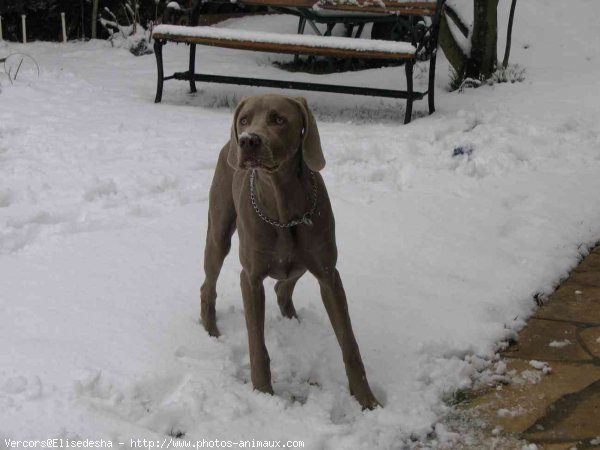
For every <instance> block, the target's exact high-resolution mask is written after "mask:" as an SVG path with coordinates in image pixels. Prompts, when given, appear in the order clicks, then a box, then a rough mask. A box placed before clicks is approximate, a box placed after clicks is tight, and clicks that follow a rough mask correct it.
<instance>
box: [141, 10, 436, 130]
mask: <svg viewBox="0 0 600 450" xmlns="http://www.w3.org/2000/svg"><path fill="white" fill-rule="evenodd" d="M240 2H241V3H243V4H244V5H248V6H267V7H270V8H273V9H275V10H276V11H279V12H283V13H288V14H294V15H296V16H298V17H299V24H298V30H297V33H296V34H281V33H268V32H251V31H246V30H236V29H229V28H216V27H207V26H199V27H185V26H176V25H159V26H157V27H156V28H155V29H154V32H153V37H154V40H155V43H154V49H155V54H156V61H157V68H158V83H157V91H156V97H155V102H157V103H158V102H160V101H161V99H162V90H163V83H164V81H166V80H169V79H178V80H186V81H188V82H189V83H190V90H191V91H192V92H196V86H195V82H196V81H203V82H217V83H228V84H240V85H252V86H266V87H274V88H284V89H301V90H312V91H322V92H335V93H345V94H355V95H370V96H381V97H391V98H401V99H406V109H405V119H404V122H405V123H408V122H410V120H411V116H412V104H413V101H414V100H420V99H422V98H423V97H425V96H426V95H427V97H428V103H429V112H430V113H433V112H434V111H435V105H434V80H435V62H436V52H437V37H438V31H439V21H440V16H441V12H442V8H443V4H444V0H429V1H405V0H389V1H382V0H240ZM424 17H428V18H429V19H428V21H425V19H424ZM315 22H319V23H326V24H327V31H326V32H325V33H321V32H320V30H318V28H316V26H315V25H314V23H315ZM368 22H381V23H392V24H394V23H400V22H402V25H403V26H404V29H405V30H406V32H405V36H404V38H405V39H406V40H405V41H391V40H381V39H364V38H362V37H361V33H362V28H363V27H364V24H365V23H368ZM306 23H309V24H310V25H311V27H313V29H315V32H316V34H317V35H316V36H312V35H305V34H303V33H304V28H305V25H306ZM336 23H344V24H346V25H349V26H351V27H352V28H353V27H354V26H356V27H357V31H356V33H355V35H354V36H352V31H350V33H348V32H347V33H346V37H337V36H336V37H334V36H330V35H331V29H332V28H333V26H332V24H333V25H335V24H336ZM169 41H171V42H185V43H187V44H189V45H190V57H189V68H188V71H186V72H176V73H174V74H172V75H170V76H166V77H165V76H164V73H163V62H162V48H163V46H164V45H165V44H166V43H167V42H169ZM196 45H210V46H217V47H224V48H234V49H242V50H251V51H262V52H274V53H288V54H294V55H298V54H306V55H314V56H326V57H337V58H365V59H384V60H396V61H402V62H403V63H404V66H405V72H406V85H407V88H406V90H393V89H381V88H371V87H364V86H340V85H333V84H318V83H308V82H298V81H287V80H267V79H256V78H249V77H233V76H223V75H208V74H200V73H196V72H195V58H196ZM419 60H429V62H430V64H429V83H428V90H427V91H425V92H416V91H414V89H413V67H414V64H415V63H416V61H419Z"/></svg>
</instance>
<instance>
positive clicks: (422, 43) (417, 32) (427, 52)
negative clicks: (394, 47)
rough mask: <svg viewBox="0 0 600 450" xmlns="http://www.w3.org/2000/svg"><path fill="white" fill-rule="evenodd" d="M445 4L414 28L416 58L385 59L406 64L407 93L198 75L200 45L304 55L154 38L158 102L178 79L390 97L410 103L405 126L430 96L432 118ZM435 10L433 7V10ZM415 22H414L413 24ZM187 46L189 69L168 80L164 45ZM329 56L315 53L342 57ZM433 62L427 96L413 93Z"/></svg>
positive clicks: (314, 52) (247, 44)
mask: <svg viewBox="0 0 600 450" xmlns="http://www.w3.org/2000/svg"><path fill="white" fill-rule="evenodd" d="M444 1H445V0H436V4H435V13H434V15H433V16H432V18H431V24H430V25H429V26H423V25H418V24H414V27H413V33H412V35H413V39H412V40H413V42H411V43H412V44H413V46H415V47H416V49H417V51H416V52H415V54H414V55H403V56H396V57H386V58H385V59H398V60H402V61H404V63H405V64H404V67H405V72H406V87H407V89H406V91H402V90H394V89H379V88H369V87H360V86H341V85H333V84H319V83H308V82H299V81H283V80H272V79H261V78H248V77H232V76H223V75H207V74H201V73H196V72H195V65H196V45H216V46H226V47H228V48H241V49H243V50H253V51H263V52H264V51H269V52H275V53H282V52H284V53H294V54H297V53H302V52H300V51H299V50H298V49H296V50H293V51H287V50H286V51H282V50H281V49H279V50H272V49H265V48H264V46H263V47H261V48H255V47H254V46H253V44H252V43H251V42H250V41H248V42H244V46H243V47H235V46H231V45H229V44H228V45H220V42H212V43H211V42H193V41H194V39H193V38H190V37H187V36H164V37H163V36H160V35H158V36H155V38H154V52H155V55H156V65H157V69H158V80H157V86H156V97H155V100H154V102H155V103H159V102H160V101H161V100H162V92H163V84H164V82H165V81H167V80H171V79H175V80H183V81H188V82H189V84H190V91H191V92H196V81H202V82H207V83H223V84H238V85H246V86H261V87H272V88H280V89H298V90H305V91H319V92H332V93H340V94H353V95H367V96H375V97H387V98H399V99H406V109H405V115H404V123H405V124H406V123H409V122H410V121H411V117H412V106H413V102H414V101H415V100H421V99H423V97H425V96H426V95H427V99H428V105H429V114H432V113H433V112H434V111H435V99H434V91H435V63H436V53H437V44H438V33H439V25H440V18H441V14H442V8H443V5H444ZM432 8H433V7H432ZM328 9H335V8H334V7H333V6H329V7H328ZM383 12H388V13H396V12H398V11H397V10H396V9H388V10H383ZM401 14H407V15H411V14H412V15H422V14H423V11H415V12H411V11H410V10H408V11H401ZM411 22H413V21H411ZM169 41H172V42H185V43H186V44H188V45H189V46H190V56H189V68H188V70H187V71H185V72H175V73H173V74H172V75H169V76H164V69H163V58H162V51H163V47H164V45H165V44H166V43H167V42H169ZM327 50H328V51H327V52H324V51H320V50H319V48H318V47H314V48H312V49H311V54H312V55H321V56H338V55H335V54H332V52H331V49H327ZM345 53H346V54H345V55H339V56H343V57H348V54H347V53H348V51H346V52H345ZM355 53H356V54H355V55H354V56H352V57H356V58H364V57H365V56H363V55H364V52H362V54H361V52H360V51H355ZM377 58H383V57H382V56H378V57H377ZM427 59H429V83H428V89H427V91H425V92H416V91H414V89H413V67H414V64H415V63H416V61H418V60H427Z"/></svg>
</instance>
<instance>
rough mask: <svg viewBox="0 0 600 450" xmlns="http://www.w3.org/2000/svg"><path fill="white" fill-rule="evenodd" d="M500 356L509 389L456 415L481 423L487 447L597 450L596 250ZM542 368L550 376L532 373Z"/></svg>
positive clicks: (496, 390)
mask: <svg viewBox="0 0 600 450" xmlns="http://www.w3.org/2000/svg"><path fill="white" fill-rule="evenodd" d="M501 356H502V358H503V361H504V362H505V363H506V364H507V370H506V371H505V375H506V377H504V381H506V380H507V379H508V380H510V383H509V384H508V385H503V384H498V385H497V386H492V387H489V388H486V389H482V390H480V391H477V392H473V393H471V394H469V395H467V397H468V400H467V401H465V402H464V403H463V404H461V405H459V407H458V408H457V409H458V410H459V411H461V412H462V414H464V416H465V417H470V418H476V419H477V420H480V421H481V423H484V424H485V425H484V426H481V427H480V431H479V433H481V432H482V431H481V430H487V431H485V432H486V433H488V439H487V441H488V442H492V441H493V442H496V441H495V440H497V439H499V438H502V439H505V441H503V442H513V443H515V444H516V445H518V443H519V442H530V443H535V444H536V445H537V446H538V449H541V450H570V449H574V448H575V449H579V450H583V449H590V448H599V449H600V246H599V247H596V249H594V251H593V252H591V253H590V255H588V257H586V258H585V259H584V260H583V261H582V263H581V264H580V265H579V266H578V267H577V268H576V269H575V270H573V271H572V272H571V274H570V275H569V278H568V279H567V280H566V281H565V282H564V283H562V285H561V286H560V287H559V288H558V289H557V290H556V292H555V293H554V294H553V295H552V296H551V298H550V299H549V300H548V302H547V303H546V304H545V305H543V306H541V307H540V308H539V309H538V310H537V312H536V314H535V315H534V316H533V317H532V318H531V319H530V320H529V321H528V324H527V326H526V327H525V328H524V329H523V330H522V331H521V332H520V333H519V337H518V340H517V342H516V343H515V344H513V345H511V346H510V347H509V348H508V349H507V350H506V351H505V352H503V353H502V355H501ZM531 360H536V361H538V363H535V362H534V363H533V364H531ZM541 362H545V363H546V364H547V365H548V366H549V367H550V368H551V370H548V369H546V370H545V373H544V371H542V370H538V369H543V368H544V364H542V363H541ZM534 366H535V367H534ZM492 430H494V432H493V433H492ZM511 439H512V440H511ZM520 440H524V441H520ZM482 442H483V440H482ZM501 446H502V444H500V447H498V446H496V445H493V446H492V447H493V448H501ZM470 448H471V447H470ZM481 448H487V447H485V446H483V447H481ZM507 448H508V447H507ZM525 448H526V447H525Z"/></svg>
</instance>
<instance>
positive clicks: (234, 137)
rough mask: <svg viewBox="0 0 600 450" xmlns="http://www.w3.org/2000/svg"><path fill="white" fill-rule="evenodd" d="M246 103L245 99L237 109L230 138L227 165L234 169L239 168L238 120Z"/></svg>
mask: <svg viewBox="0 0 600 450" xmlns="http://www.w3.org/2000/svg"><path fill="white" fill-rule="evenodd" d="M245 102H246V99H245V98H243V99H242V100H241V101H240V102H239V103H238V105H237V107H236V108H235V111H234V113H233V123H232V124H231V137H230V138H229V142H228V145H229V151H228V152H227V164H229V165H230V166H231V167H233V168H234V169H238V168H239V162H238V132H237V126H236V125H237V118H238V114H239V112H240V110H241V109H242V106H243V104H244V103H245Z"/></svg>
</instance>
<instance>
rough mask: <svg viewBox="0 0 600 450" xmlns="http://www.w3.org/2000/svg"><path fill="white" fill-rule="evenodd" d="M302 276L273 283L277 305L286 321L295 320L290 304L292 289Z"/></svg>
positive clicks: (293, 309) (294, 312) (293, 310)
mask: <svg viewBox="0 0 600 450" xmlns="http://www.w3.org/2000/svg"><path fill="white" fill-rule="evenodd" d="M301 276H302V275H299V276H297V277H294V278H287V279H285V280H280V281H278V282H277V283H275V293H276V294H277V304H278V305H279V309H280V310H281V315H282V316H283V317H287V318H288V319H293V318H294V317H295V318H296V319H297V318H298V315H297V314H296V308H294V303H293V302H292V294H293V293H294V287H295V286H296V283H297V282H298V280H299V279H300V277H301Z"/></svg>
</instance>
